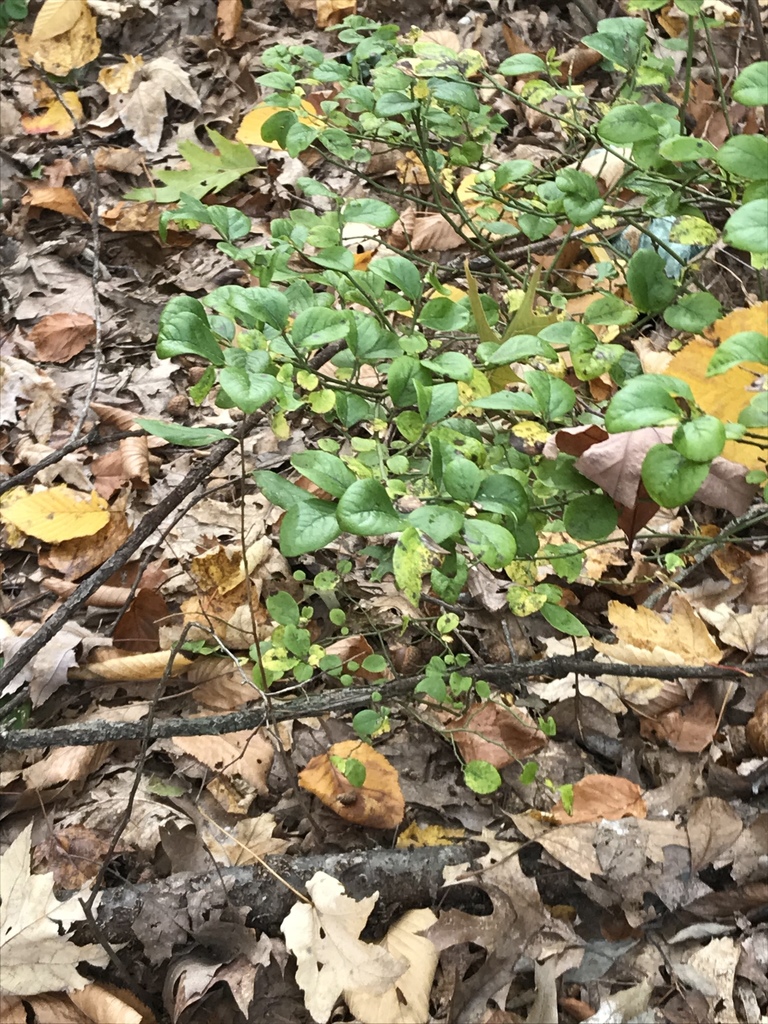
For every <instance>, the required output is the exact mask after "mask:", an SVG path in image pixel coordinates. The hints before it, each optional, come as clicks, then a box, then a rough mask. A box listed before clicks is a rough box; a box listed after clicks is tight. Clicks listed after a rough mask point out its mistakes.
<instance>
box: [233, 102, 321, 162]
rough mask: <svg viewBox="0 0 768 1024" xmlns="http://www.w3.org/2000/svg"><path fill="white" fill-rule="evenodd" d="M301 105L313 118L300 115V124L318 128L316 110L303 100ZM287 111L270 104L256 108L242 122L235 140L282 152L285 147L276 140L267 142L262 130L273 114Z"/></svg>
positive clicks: (284, 108)
mask: <svg viewBox="0 0 768 1024" xmlns="http://www.w3.org/2000/svg"><path fill="white" fill-rule="evenodd" d="M301 105H302V107H303V108H304V110H306V111H307V113H308V114H311V115H312V117H307V116H306V115H302V114H299V115H298V119H299V124H305V125H308V126H310V127H312V126H316V125H317V124H318V120H319V119H318V117H317V116H316V115H315V108H314V107H313V106H312V104H311V103H309V102H308V101H307V100H302V101H301ZM286 109H288V108H286V107H272V106H270V105H269V104H264V105H263V106H259V107H254V109H253V110H251V111H249V112H248V113H247V114H246V115H245V117H244V118H243V120H242V121H241V122H240V127H239V128H238V129H237V135H235V138H236V139H237V141H238V142H245V143H246V145H248V146H269V148H270V149H277V150H280V151H281V152H282V151H283V147H282V146H281V145H280V143H279V142H277V141H276V140H274V139H273V140H272V141H271V142H267V141H266V140H265V139H264V138H262V135H261V130H262V128H263V127H264V124H265V123H266V122H267V121H268V120H269V119H270V117H272V116H273V114H279V113H280V111H281V110H286Z"/></svg>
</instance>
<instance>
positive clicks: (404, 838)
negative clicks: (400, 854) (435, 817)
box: [396, 821, 466, 850]
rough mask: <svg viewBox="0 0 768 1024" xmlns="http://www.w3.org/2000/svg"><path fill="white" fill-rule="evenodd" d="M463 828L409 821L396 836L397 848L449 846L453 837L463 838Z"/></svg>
mask: <svg viewBox="0 0 768 1024" xmlns="http://www.w3.org/2000/svg"><path fill="white" fill-rule="evenodd" d="M465 835H466V833H465V831H464V829H463V828H444V827H443V826H442V825H424V826H421V825H417V824H416V822H415V821H414V822H411V824H410V825H409V826H408V828H406V829H404V830H403V831H402V832H401V833H400V835H399V836H398V837H397V844H396V845H397V848H398V849H399V850H402V849H406V850H411V849H414V848H419V847H422V846H451V844H452V841H453V840H454V839H463V838H464V836H465Z"/></svg>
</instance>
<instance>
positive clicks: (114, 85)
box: [98, 53, 144, 96]
mask: <svg viewBox="0 0 768 1024" xmlns="http://www.w3.org/2000/svg"><path fill="white" fill-rule="evenodd" d="M123 59H124V61H125V63H123V64H110V65H109V67H106V68H102V69H101V71H100V72H99V79H98V81H99V85H100V86H102V87H103V88H104V89H106V90H107V92H108V93H109V94H110V95H112V96H114V95H115V93H125V92H130V91H131V86H132V85H133V77H134V75H135V74H136V72H137V71H138V70H139V68H140V67H142V65H143V64H144V58H143V57H142V56H141V55H139V56H138V57H133V56H132V55H131V54H130V53H124V54H123Z"/></svg>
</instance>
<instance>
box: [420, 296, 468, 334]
mask: <svg viewBox="0 0 768 1024" xmlns="http://www.w3.org/2000/svg"><path fill="white" fill-rule="evenodd" d="M469 319H470V315H469V310H468V309H467V307H466V306H465V305H464V304H463V303H458V302H454V301H453V299H449V298H446V297H444V296H441V297H440V298H437V299H430V300H429V302H426V303H425V304H424V306H423V308H422V310H421V312H420V313H419V319H418V323H419V325H420V326H421V327H426V328H428V329H429V330H431V331H463V330H464V328H465V327H466V326H467V324H468V323H469Z"/></svg>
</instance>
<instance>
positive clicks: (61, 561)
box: [39, 508, 131, 580]
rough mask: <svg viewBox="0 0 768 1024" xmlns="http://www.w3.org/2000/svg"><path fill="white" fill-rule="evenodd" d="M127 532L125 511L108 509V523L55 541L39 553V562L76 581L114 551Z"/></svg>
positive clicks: (128, 530) (101, 563) (125, 537)
mask: <svg viewBox="0 0 768 1024" xmlns="http://www.w3.org/2000/svg"><path fill="white" fill-rule="evenodd" d="M130 532H131V529H130V527H129V525H128V520H127V519H126V516H125V512H122V511H121V510H120V509H117V508H111V509H110V510H109V522H108V523H107V525H106V526H105V527H103V528H102V529H101V530H98V531H97V532H96V533H94V534H93V535H92V536H90V537H79V538H76V539H75V540H67V541H64V542H63V543H62V544H55V545H54V546H53V547H52V548H51V549H50V550H49V551H48V552H47V553H45V554H41V555H40V556H39V563H40V565H42V566H45V567H46V568H49V569H57V570H58V571H59V572H61V573H63V574H64V576H65V577H66V579H68V580H79V579H80V577H81V576H85V575H86V573H89V572H91V570H92V569H96V568H98V567H99V566H100V565H103V563H104V562H106V560H107V559H108V558H111V556H112V555H113V554H114V553H115V551H117V549H118V548H119V547H120V545H121V544H122V543H123V542H124V541H125V540H126V539H127V537H128V536H129V534H130Z"/></svg>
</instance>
